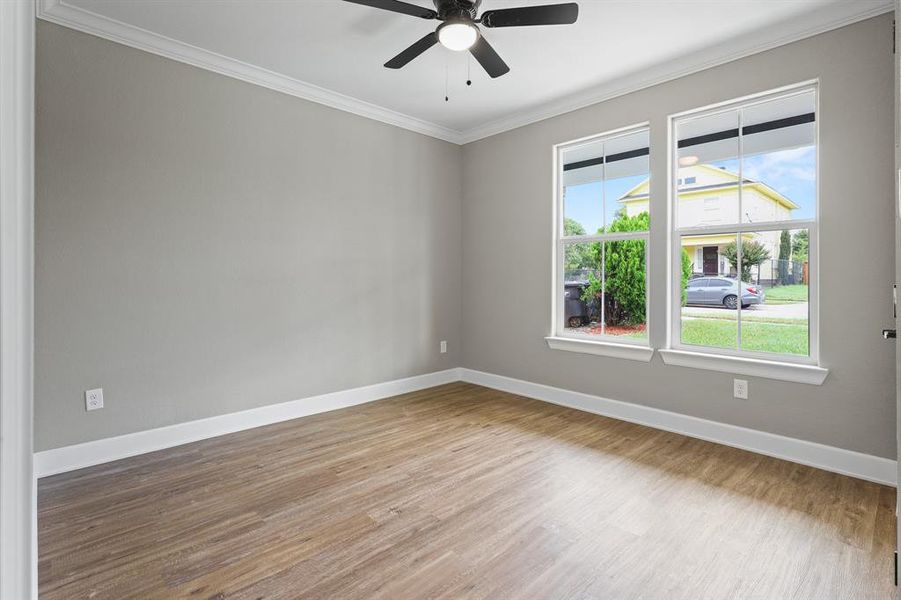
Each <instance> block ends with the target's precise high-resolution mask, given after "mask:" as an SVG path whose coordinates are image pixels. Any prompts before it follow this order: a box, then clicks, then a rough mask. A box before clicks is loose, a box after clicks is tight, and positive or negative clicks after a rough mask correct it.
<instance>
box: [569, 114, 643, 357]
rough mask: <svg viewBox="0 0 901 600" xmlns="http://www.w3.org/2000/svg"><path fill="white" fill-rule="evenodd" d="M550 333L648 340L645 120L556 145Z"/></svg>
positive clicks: (629, 341) (638, 341)
mask: <svg viewBox="0 0 901 600" xmlns="http://www.w3.org/2000/svg"><path fill="white" fill-rule="evenodd" d="M556 160H557V182H558V189H557V211H556V212H557V215H558V218H557V223H556V236H555V237H556V240H555V254H556V256H555V260H556V263H555V264H556V273H555V290H554V298H555V302H554V304H555V315H554V326H553V328H554V335H555V336H561V337H572V338H580V339H584V340H594V341H607V342H610V341H614V342H620V343H625V344H645V345H646V344H647V251H648V229H649V225H650V176H649V174H650V172H649V134H648V128H647V127H646V126H641V127H634V128H629V129H626V130H620V131H617V132H614V133H610V134H603V135H599V136H596V137H593V138H590V139H587V140H581V141H578V142H573V143H570V144H563V145H561V146H557V147H556Z"/></svg>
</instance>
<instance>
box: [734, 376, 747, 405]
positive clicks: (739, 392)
mask: <svg viewBox="0 0 901 600" xmlns="http://www.w3.org/2000/svg"><path fill="white" fill-rule="evenodd" d="M732 395H734V396H735V397H736V398H738V399H739V400H747V399H748V380H747V379H733V380H732Z"/></svg>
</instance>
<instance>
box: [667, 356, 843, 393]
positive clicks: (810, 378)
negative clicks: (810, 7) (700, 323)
mask: <svg viewBox="0 0 901 600" xmlns="http://www.w3.org/2000/svg"><path fill="white" fill-rule="evenodd" d="M660 356H661V357H662V358H663V362H665V363H666V364H668V365H676V366H679V367H690V368H692V369H706V370H708V371H719V372H721V373H734V374H736V375H751V376H753V377H765V378H767V379H778V380H780V381H791V382H794V383H806V384H809V385H822V384H823V382H824V381H825V380H826V376H827V375H829V369H824V368H823V367H817V366H814V365H799V364H793V363H783V362H777V361H771V360H761V359H758V358H745V357H741V356H723V355H721V354H704V353H702V352H689V351H687V350H660Z"/></svg>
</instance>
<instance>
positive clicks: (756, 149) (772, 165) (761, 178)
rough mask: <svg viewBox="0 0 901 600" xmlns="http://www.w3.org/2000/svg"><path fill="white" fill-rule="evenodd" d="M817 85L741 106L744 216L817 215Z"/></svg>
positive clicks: (750, 219) (788, 217) (786, 217)
mask: <svg viewBox="0 0 901 600" xmlns="http://www.w3.org/2000/svg"><path fill="white" fill-rule="evenodd" d="M815 110H816V99H815V96H814V92H813V91H808V92H804V93H802V94H796V95H793V96H788V97H784V98H779V99H776V100H771V101H769V102H763V103H760V104H755V105H752V106H749V107H747V108H744V109H743V110H742V179H743V181H744V184H743V188H742V221H743V222H744V223H761V222H766V221H788V220H791V219H813V218H815V217H816V214H815V212H816V147H815V135H816V124H815V122H814V111H815Z"/></svg>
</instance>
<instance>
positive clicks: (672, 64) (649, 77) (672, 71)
mask: <svg viewBox="0 0 901 600" xmlns="http://www.w3.org/2000/svg"><path fill="white" fill-rule="evenodd" d="M856 6H857V5H855V4H854V3H850V2H849V3H847V4H845V3H836V4H834V5H832V7H831V11H832V12H833V13H836V14H829V15H826V16H824V17H823V18H821V19H819V22H817V23H814V24H812V25H811V26H810V27H808V28H806V29H804V30H803V31H801V32H784V33H783V34H781V35H778V36H777V37H775V38H774V39H772V40H770V41H767V42H763V43H756V44H750V45H744V47H742V45H743V44H742V42H741V40H739V41H730V42H727V43H725V44H721V45H719V46H717V47H716V48H714V49H710V48H708V49H705V50H702V51H699V52H695V53H692V54H689V55H687V56H684V57H682V58H678V59H675V60H671V61H667V62H666V63H662V64H659V65H657V66H654V67H651V68H649V69H647V70H644V71H641V72H638V73H634V74H631V75H627V76H625V77H622V78H619V79H616V80H614V81H611V82H608V83H605V84H602V85H600V86H596V87H593V88H591V89H589V90H586V91H583V92H579V93H576V94H573V95H570V96H568V97H567V98H562V99H560V100H557V101H553V102H550V103H547V104H543V105H541V106H539V107H537V108H535V109H533V110H531V111H524V112H520V113H519V114H516V115H514V116H510V117H506V118H504V119H499V120H496V121H492V122H490V123H486V124H485V125H480V126H478V127H473V128H472V129H468V130H466V131H464V132H463V133H462V143H463V144H468V143H470V142H475V141H478V140H481V139H484V138H487V137H491V136H493V135H497V134H499V133H504V132H506V131H510V130H512V129H518V128H519V127H523V126H525V125H531V124H532V123H538V122H539V121H544V120H546V119H550V118H553V117H557V116H560V115H563V114H566V113H569V112H573V111H575V110H579V109H581V108H585V107H587V106H591V105H593V104H598V103H599V102H604V101H606V100H612V99H613V98H617V97H619V96H624V95H626V94H631V93H633V92H637V91H639V90H643V89H646V88H649V87H653V86H655V85H659V84H661V83H666V82H667V81H672V80H674V79H679V78H680V77H685V76H687V75H692V74H694V73H698V72H700V71H704V70H706V69H710V68H712V67H718V66H720V65H723V64H726V63H729V62H732V61H734V60H739V59H741V58H746V57H748V56H751V55H754V54H758V53H760V52H765V51H767V50H772V49H773V48H778V47H779V46H784V45H786V44H791V43H792V42H797V41H800V40H803V39H806V38H809V37H813V36H815V35H819V34H821V33H826V32H827V31H832V30H834V29H839V28H841V27H844V26H846V25H851V24H853V23H857V22H859V21H863V20H866V19H869V18H872V17H877V16H879V15H882V14H885V13H888V12H891V11H893V10H894V8H895V7H894V3H893V1H892V0H882V1H881V2H880V3H879V4H877V5H875V6H871V7H869V8H867V9H866V10H856V9H853V8H850V7H856ZM849 10H853V11H854V12H850V13H848V14H841V13H847V12H848V11H849ZM711 55H713V56H711Z"/></svg>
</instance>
